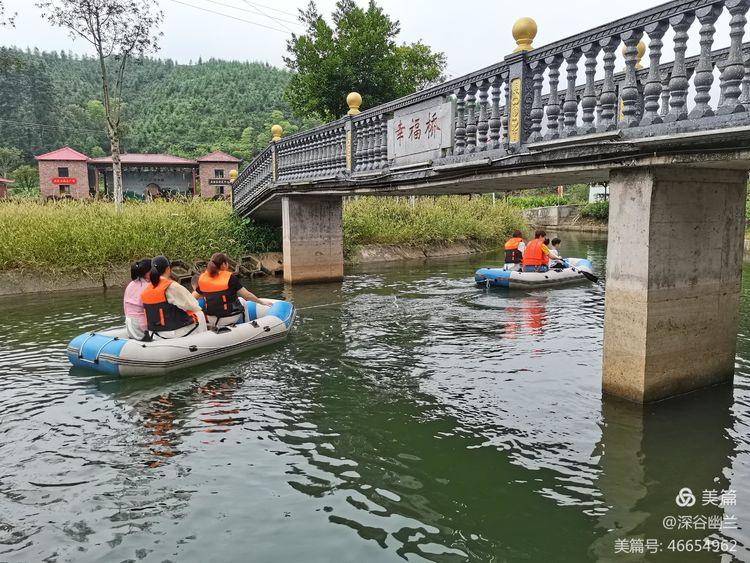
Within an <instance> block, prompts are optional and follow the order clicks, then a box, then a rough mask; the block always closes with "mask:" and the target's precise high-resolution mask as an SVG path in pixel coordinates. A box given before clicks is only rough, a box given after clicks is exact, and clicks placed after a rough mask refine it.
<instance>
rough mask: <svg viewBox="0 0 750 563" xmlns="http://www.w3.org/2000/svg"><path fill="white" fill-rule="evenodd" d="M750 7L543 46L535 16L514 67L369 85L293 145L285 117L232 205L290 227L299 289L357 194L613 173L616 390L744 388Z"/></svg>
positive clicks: (677, 4) (608, 327) (316, 270)
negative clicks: (396, 88) (377, 88)
mask: <svg viewBox="0 0 750 563" xmlns="http://www.w3.org/2000/svg"><path fill="white" fill-rule="evenodd" d="M749 8H750V0H718V1H716V0H714V1H710V0H676V1H672V2H667V3H665V4H662V5H659V6H657V7H655V8H652V9H649V10H646V11H643V12H640V13H637V14H635V15H632V16H629V17H626V18H622V19H620V20H617V21H615V22H612V23H608V24H605V25H602V26H600V27H597V28H595V29H592V30H590V31H587V32H584V33H580V34H578V35H575V36H572V37H569V38H567V39H563V40H560V41H557V42H555V43H552V44H550V45H546V46H543V47H538V48H533V47H532V41H533V39H534V37H535V35H536V24H535V23H534V22H533V20H531V19H529V18H523V19H521V20H519V21H517V22H516V23H515V25H514V26H513V37H514V38H515V40H516V43H517V45H518V46H517V48H516V49H515V51H514V52H513V53H512V54H510V55H508V56H507V57H505V58H504V59H503V60H502V61H501V62H499V63H497V64H494V65H492V66H489V67H487V68H483V69H481V70H478V71H476V72H473V73H471V74H468V75H465V76H461V77H459V78H455V79H452V80H450V81H448V82H445V83H443V84H439V85H437V86H434V87H431V88H427V89H425V90H422V91H420V92H416V93H414V94H412V95H409V96H406V97H403V98H400V99H397V100H394V101H392V102H389V103H386V104H383V105H381V106H378V107H374V108H371V109H367V110H364V111H360V110H359V107H360V105H361V102H362V100H361V98H360V96H359V95H358V94H357V93H355V92H353V93H352V94H350V95H349V96H348V97H347V103H348V105H349V107H350V110H349V112H348V114H347V115H345V116H343V117H342V118H340V119H339V120H337V121H335V122H332V123H329V124H326V125H323V126H321V127H318V128H315V129H312V130H309V131H304V132H301V133H298V134H296V135H292V136H288V137H285V138H283V139H282V138H281V130H280V128H278V127H275V128H274V131H273V132H274V140H273V141H272V142H271V144H270V146H269V147H268V148H267V149H266V150H264V151H263V152H262V153H261V154H259V155H258V156H257V157H256V158H255V160H253V162H252V163H250V165H249V166H248V167H247V168H246V169H245V170H243V172H242V173H241V174H240V175H239V176H238V177H237V179H236V181H235V182H234V184H233V187H232V194H233V205H234V207H235V209H236V210H237V211H238V212H239V213H240V214H242V215H252V216H255V217H257V218H259V219H263V220H270V221H276V222H278V221H279V220H281V223H282V226H283V239H284V276H285V279H286V280H287V281H288V282H293V283H296V282H307V281H333V280H340V279H341V278H342V276H343V252H342V234H341V207H342V197H343V196H351V195H358V194H368V195H419V194H455V193H461V194H465V193H482V192H499V191H503V190H518V189H523V188H532V187H539V186H548V185H558V184H571V183H578V182H595V181H596V182H601V181H605V182H609V186H610V224H609V242H608V245H609V249H608V258H607V295H606V306H605V334H604V366H603V370H604V380H603V388H604V391H605V392H608V393H613V394H616V395H619V396H623V397H626V398H628V399H632V400H636V401H643V402H645V401H651V400H658V399H661V398H665V397H669V396H672V395H675V394H678V393H682V392H687V391H691V390H693V389H697V388H700V387H704V386H708V385H712V384H715V383H721V382H726V381H731V379H732V377H733V373H734V356H735V340H736V329H737V310H738V300H739V295H740V282H741V267H742V256H743V237H744V229H745V197H746V185H747V178H748V170H750V43H744V42H743V37H744V32H745V26H746V23H747V20H746V17H745V15H746V13H747V11H748V9H749ZM665 41H666V46H667V47H668V48H669V49H667V48H665ZM693 43H695V44H696V45H697V46H698V49H697V50H698V51H699V52H698V53H697V54H696V55H694V56H690V57H688V56H686V53H687V51H688V47H689V46H690V45H691V44H693ZM715 43H717V44H722V43H723V44H724V45H725V47H723V48H715V47H714V44H715ZM646 48H648V58H647V60H645V59H643V57H644V55H645V54H646ZM621 49H622V50H621ZM620 50H621V51H620ZM663 50H664V51H665V52H669V56H670V57H671V58H672V60H671V61H670V62H663V61H662V58H663V57H662V51H663ZM620 52H621V53H622V54H621V55H619V53H620ZM618 55H619V56H620V57H621V60H620V61H619V64H618ZM664 58H667V57H664ZM642 62H643V64H644V66H642V64H641V63H642ZM616 67H619V68H616ZM563 68H564V69H565V76H564V78H563V77H562V76H561V71H562V69H563Z"/></svg>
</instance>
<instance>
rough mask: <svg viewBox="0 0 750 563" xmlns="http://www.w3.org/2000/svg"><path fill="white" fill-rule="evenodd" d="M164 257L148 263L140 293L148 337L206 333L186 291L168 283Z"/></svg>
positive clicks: (168, 272)
mask: <svg viewBox="0 0 750 563" xmlns="http://www.w3.org/2000/svg"><path fill="white" fill-rule="evenodd" d="M171 274H172V268H171V266H170V264H169V260H168V259H167V258H166V256H157V257H156V258H154V259H153V260H152V261H151V273H150V275H149V283H148V285H147V286H146V287H145V289H144V290H143V292H142V293H141V300H142V301H143V308H144V309H145V312H146V324H147V328H148V331H149V336H150V337H151V338H179V337H181V336H187V335H188V334H192V333H194V332H203V331H205V330H206V318H205V317H204V315H203V311H201V308H200V305H198V302H197V301H196V300H195V297H193V296H192V295H191V294H190V292H189V291H188V290H187V289H185V288H184V287H182V286H181V285H180V284H179V283H176V282H174V281H173V280H172V278H171V277H170V275H171Z"/></svg>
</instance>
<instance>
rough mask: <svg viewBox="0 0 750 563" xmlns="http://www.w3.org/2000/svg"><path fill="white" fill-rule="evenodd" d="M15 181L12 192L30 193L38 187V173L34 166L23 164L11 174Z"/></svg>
mask: <svg viewBox="0 0 750 563" xmlns="http://www.w3.org/2000/svg"><path fill="white" fill-rule="evenodd" d="M11 178H12V179H13V180H15V183H14V184H13V190H14V191H22V192H31V191H33V190H35V189H37V188H38V187H39V171H38V170H37V168H36V167H35V166H29V165H28V164H23V165H21V166H19V167H18V168H16V169H15V170H14V171H13V172H12V173H11Z"/></svg>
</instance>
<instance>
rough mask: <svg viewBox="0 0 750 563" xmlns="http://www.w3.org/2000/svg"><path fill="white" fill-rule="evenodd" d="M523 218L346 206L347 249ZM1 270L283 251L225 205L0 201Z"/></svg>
mask: <svg viewBox="0 0 750 563" xmlns="http://www.w3.org/2000/svg"><path fill="white" fill-rule="evenodd" d="M525 227H526V225H525V222H524V220H523V217H522V215H521V212H520V210H519V209H517V208H514V207H511V206H509V205H506V204H505V203H503V202H502V201H501V200H498V201H497V205H495V206H493V205H492V200H491V199H490V198H489V197H473V198H471V199H469V198H468V197H466V196H444V197H438V198H432V197H421V198H417V199H416V200H415V205H414V206H413V207H412V205H411V204H410V201H409V199H408V198H400V199H398V200H397V199H395V198H383V197H380V198H376V197H360V198H356V199H351V200H348V201H347V202H346V204H345V206H344V244H345V251H346V252H347V254H350V253H351V251H352V250H353V249H354V248H355V247H356V246H358V245H362V244H372V243H381V244H410V243H426V242H456V241H469V240H471V241H477V242H480V243H497V242H498V241H502V240H504V239H505V238H506V237H507V236H508V235H509V234H510V233H511V232H512V231H513V230H514V229H521V230H523V229H525ZM0 236H2V243H0V270H13V269H21V270H36V271H38V270H45V271H50V272H58V273H65V272H74V271H84V272H88V273H92V274H98V273H102V272H105V271H107V270H109V269H111V268H112V266H116V265H123V264H127V263H129V262H130V261H132V260H135V259H138V258H141V257H144V256H155V255H158V254H164V255H166V256H168V257H169V258H171V259H176V258H179V259H182V260H186V261H196V260H201V259H203V260H205V259H207V258H208V257H209V256H210V255H211V254H213V253H214V252H219V251H220V252H225V253H227V254H228V255H230V256H239V255H242V254H247V253H250V252H264V251H272V250H280V247H281V241H280V236H279V230H278V229H276V228H273V227H268V226H265V225H259V224H256V223H254V222H253V221H252V220H249V219H242V218H240V217H238V216H236V215H234V214H233V213H232V210H231V208H230V207H229V205H228V204H227V203H225V202H221V201H202V200H197V199H196V200H190V201H155V202H153V203H148V204H144V203H136V202H128V203H126V204H125V207H124V210H123V212H122V213H119V214H118V213H117V212H116V211H115V210H114V207H113V206H112V204H111V203H104V202H96V201H85V202H81V201H60V202H54V203H53V202H50V203H46V204H41V203H39V202H38V200H36V201H32V200H27V199H18V200H9V201H3V202H0Z"/></svg>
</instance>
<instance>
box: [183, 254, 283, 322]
mask: <svg viewBox="0 0 750 563" xmlns="http://www.w3.org/2000/svg"><path fill="white" fill-rule="evenodd" d="M196 295H200V296H202V297H203V298H204V299H205V300H206V305H205V307H206V309H205V310H206V317H207V321H208V323H209V325H211V326H227V325H232V324H236V323H238V322H242V321H243V320H244V317H245V303H246V302H247V301H253V302H255V303H258V304H260V305H266V306H271V305H273V303H272V302H271V301H266V300H265V299H258V298H257V297H256V296H255V295H253V294H252V293H250V292H249V291H248V290H247V289H245V288H244V287H242V282H241V281H240V278H239V277H238V276H237V274H233V273H232V272H230V271H229V259H228V258H227V256H226V254H224V253H222V252H217V253H216V254H214V255H213V256H211V260H209V261H208V266H207V267H206V271H205V272H203V273H202V274H201V276H200V278H198V285H197V287H196V288H195V293H193V296H196Z"/></svg>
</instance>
